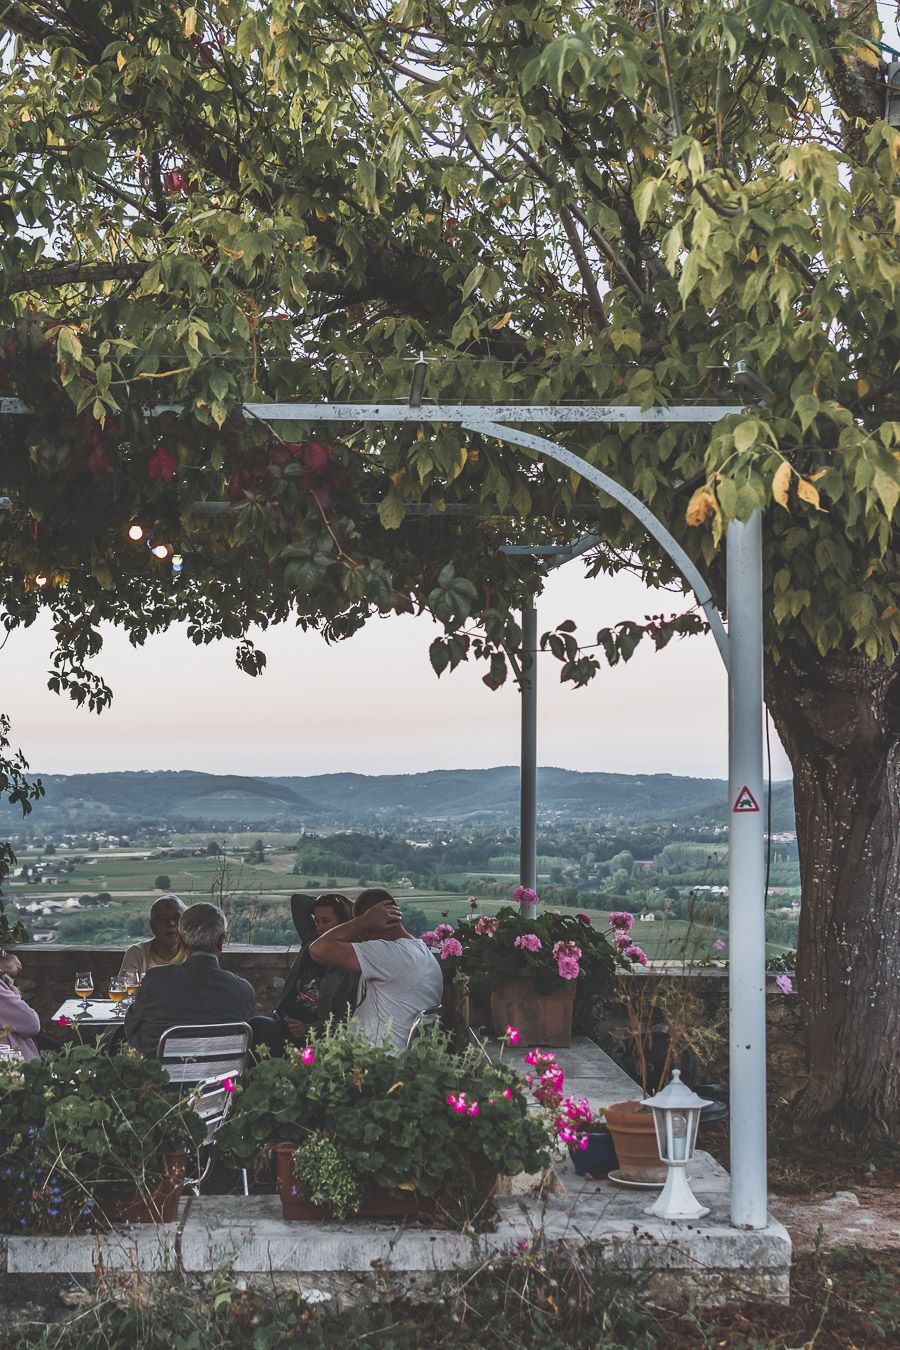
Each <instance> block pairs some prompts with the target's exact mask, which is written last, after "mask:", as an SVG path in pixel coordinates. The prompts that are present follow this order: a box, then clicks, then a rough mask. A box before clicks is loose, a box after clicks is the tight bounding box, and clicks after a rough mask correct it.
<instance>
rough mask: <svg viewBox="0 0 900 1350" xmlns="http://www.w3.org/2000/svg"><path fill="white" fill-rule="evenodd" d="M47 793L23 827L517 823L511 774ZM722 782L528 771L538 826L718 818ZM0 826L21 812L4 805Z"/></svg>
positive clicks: (129, 780) (142, 776) (786, 790)
mask: <svg viewBox="0 0 900 1350" xmlns="http://www.w3.org/2000/svg"><path fill="white" fill-rule="evenodd" d="M43 781H44V786H45V788H46V797H45V798H44V799H43V801H41V802H39V803H38V804H37V806H36V809H35V810H34V812H33V814H32V816H31V817H30V818H29V820H28V822H27V823H26V827H25V828H26V831H27V832H29V833H31V832H34V831H40V830H41V829H43V828H47V827H48V826H57V827H58V826H62V827H63V828H66V827H72V828H76V827H77V828H85V827H90V828H96V829H102V828H105V827H113V826H116V825H119V826H122V825H124V823H125V822H129V823H131V824H133V823H135V822H146V823H151V822H157V823H160V824H162V825H166V824H172V825H177V826H179V827H181V828H188V827H190V828H205V827H206V826H207V825H208V826H209V827H210V828H217V827H219V828H225V827H230V828H240V827H241V826H242V825H248V826H251V827H260V828H261V827H263V826H265V825H267V824H270V825H272V826H275V825H278V824H280V825H284V826H287V827H288V828H291V829H293V828H296V827H299V826H301V825H302V826H307V827H313V828H317V827H326V828H327V827H346V826H355V825H367V826H370V827H371V826H376V827H379V828H383V829H402V828H406V827H408V826H411V825H413V824H414V823H415V822H416V821H421V822H423V823H446V824H447V825H450V826H452V825H453V824H454V823H456V824H460V825H463V824H465V825H478V826H511V825H515V824H516V822H517V820H518V812H519V770H518V768H517V767H514V766H506V767H500V768H494V769H441V770H434V771H432V772H430V773H417V774H380V775H365V774H355V773H335V774H318V775H312V776H309V777H300V776H292V777H272V778H250V777H243V776H239V775H230V774H229V775H221V774H208V773H197V772H192V771H188V770H185V771H179V772H173V771H169V772H147V771H143V772H126V773H96V774H72V775H64V774H46V775H43ZM726 791H727V789H726V784H725V783H724V782H723V781H722V780H721V779H716V778H681V777H678V776H676V775H673V774H610V773H579V772H576V771H575V770H570V769H557V768H542V769H539V770H538V810H539V815H540V818H541V820H542V821H543V822H544V823H545V824H548V825H551V824H555V823H565V822H568V821H574V822H579V821H580V822H588V823H596V824H598V825H613V826H614V825H617V824H636V823H642V822H662V823H666V824H668V823H671V824H675V825H679V826H681V825H683V826H693V825H716V824H718V825H721V824H724V823H725V821H726V819H727V813H728V803H727V797H726ZM4 810H5V813H6V814H5V821H6V829H8V830H10V831H14V832H19V831H20V830H21V828H22V826H21V821H20V818H19V817H18V816H17V814H16V813H15V812H14V811H13V810H12V809H11V808H9V807H4ZM772 825H773V829H774V830H775V831H781V830H790V829H793V793H792V789H791V784H790V783H779V784H775V785H774V789H773V817H772Z"/></svg>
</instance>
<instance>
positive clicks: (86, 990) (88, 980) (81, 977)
mask: <svg viewBox="0 0 900 1350" xmlns="http://www.w3.org/2000/svg"><path fill="white" fill-rule="evenodd" d="M93 992H94V981H93V978H92V976H91V972H90V971H89V970H80V971H78V973H77V974H76V976H75V994H76V996H77V997H78V998H80V999H81V1016H82V1017H86V1016H87V1011H88V998H89V997H90V995H91V994H92V993H93Z"/></svg>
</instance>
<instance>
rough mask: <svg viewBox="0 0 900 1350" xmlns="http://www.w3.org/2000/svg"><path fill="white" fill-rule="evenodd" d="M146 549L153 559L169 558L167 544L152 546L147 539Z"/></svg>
mask: <svg viewBox="0 0 900 1350" xmlns="http://www.w3.org/2000/svg"><path fill="white" fill-rule="evenodd" d="M147 547H148V548H149V550H150V552H151V553H152V554H153V556H154V558H168V556H169V545H168V544H153V543H151V542H150V540H149V539H148V540H147Z"/></svg>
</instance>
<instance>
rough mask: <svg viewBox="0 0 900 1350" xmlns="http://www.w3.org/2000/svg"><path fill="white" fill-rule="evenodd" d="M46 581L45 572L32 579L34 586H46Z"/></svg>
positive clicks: (47, 578)
mask: <svg viewBox="0 0 900 1350" xmlns="http://www.w3.org/2000/svg"><path fill="white" fill-rule="evenodd" d="M48 580H49V577H48V576H47V574H46V572H38V574H37V576H36V577H35V579H34V584H35V586H46V585H47V582H48Z"/></svg>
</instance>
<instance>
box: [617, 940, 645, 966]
mask: <svg viewBox="0 0 900 1350" xmlns="http://www.w3.org/2000/svg"><path fill="white" fill-rule="evenodd" d="M622 955H623V956H627V958H628V960H629V961H633V962H636V963H637V964H638V965H639V966H646V965H647V953H646V952H645V951H644V950H643V948H641V947H639V946H638V945H637V943H636V942H632V944H631V946H630V947H626V948H625V950H624V951H623V952H622Z"/></svg>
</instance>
